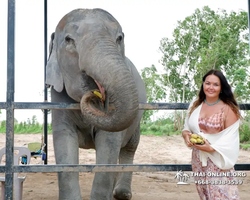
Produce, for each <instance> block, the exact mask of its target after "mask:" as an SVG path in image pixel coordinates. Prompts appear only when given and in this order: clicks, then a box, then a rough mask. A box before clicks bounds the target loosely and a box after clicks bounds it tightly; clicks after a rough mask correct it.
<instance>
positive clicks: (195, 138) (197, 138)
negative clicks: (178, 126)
mask: <svg viewBox="0 0 250 200" xmlns="http://www.w3.org/2000/svg"><path fill="white" fill-rule="evenodd" d="M204 140H205V138H203V137H201V136H200V135H198V134H191V138H190V142H192V143H193V144H204V143H205V142H204Z"/></svg>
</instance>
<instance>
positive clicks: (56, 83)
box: [46, 33, 63, 92]
mask: <svg viewBox="0 0 250 200" xmlns="http://www.w3.org/2000/svg"><path fill="white" fill-rule="evenodd" d="M54 39H55V33H52V35H51V40H50V45H49V60H48V62H47V66H46V85H47V86H52V87H53V88H54V89H55V90H56V91H57V92H61V91H62V90H63V76H62V73H61V71H60V67H59V65H58V62H57V56H56V50H57V47H56V42H55V40H54Z"/></svg>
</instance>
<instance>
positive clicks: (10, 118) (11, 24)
mask: <svg viewBox="0 0 250 200" xmlns="http://www.w3.org/2000/svg"><path fill="white" fill-rule="evenodd" d="M249 1H250V0H248V5H249ZM46 30H47V0H44V46H45V48H44V51H45V52H44V61H45V66H46V62H47V32H46ZM7 42H8V47H7V98H6V102H0V109H5V110H6V154H7V155H6V165H5V166H0V173H5V180H6V181H5V199H7V200H12V199H13V173H14V172H65V171H67V172H131V171H132V172H156V171H179V170H183V171H191V165H190V164H161V165H160V164H157V165H156V164H155V165H154V164H153V165H32V166H18V165H14V110H15V109H42V110H44V140H45V141H44V142H45V144H47V109H75V110H76V109H80V106H79V104H67V103H48V102H47V88H46V87H44V91H45V95H44V101H45V102H40V103H38V102H37V103H27V102H15V101H14V93H15V91H14V88H15V80H14V75H15V63H14V60H15V0H8V40H7ZM44 80H45V77H44ZM188 105H189V104H188V103H145V104H142V103H140V105H139V109H140V110H186V109H187V108H188ZM239 106H240V109H241V110H250V104H240V105H239ZM45 152H46V153H47V145H46V147H45ZM45 164H47V160H45ZM235 170H250V163H249V164H236V165H235Z"/></svg>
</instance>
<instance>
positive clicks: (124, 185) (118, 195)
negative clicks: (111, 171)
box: [113, 130, 140, 200]
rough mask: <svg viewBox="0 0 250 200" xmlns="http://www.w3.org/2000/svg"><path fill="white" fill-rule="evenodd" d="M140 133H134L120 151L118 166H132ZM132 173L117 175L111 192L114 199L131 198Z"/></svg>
mask: <svg viewBox="0 0 250 200" xmlns="http://www.w3.org/2000/svg"><path fill="white" fill-rule="evenodd" d="M139 139H140V132H139V130H137V131H136V133H135V134H133V136H132V137H131V139H130V141H129V142H128V144H127V145H126V146H125V147H124V148H122V149H121V152H120V157H119V164H133V160H134V155H135V151H136V149H137V146H138V144H139ZM132 174H133V172H121V173H119V174H118V177H117V181H116V185H115V189H114V192H113V195H114V198H115V199H118V200H129V199H131V198H132V192H131V181H132Z"/></svg>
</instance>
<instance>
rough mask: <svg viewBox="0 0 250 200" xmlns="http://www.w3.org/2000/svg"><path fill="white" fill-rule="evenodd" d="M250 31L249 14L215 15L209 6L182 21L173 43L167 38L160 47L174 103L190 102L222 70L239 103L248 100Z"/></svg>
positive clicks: (174, 34)
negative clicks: (208, 75)
mask: <svg viewBox="0 0 250 200" xmlns="http://www.w3.org/2000/svg"><path fill="white" fill-rule="evenodd" d="M247 30H248V18H247V13H246V12H244V11H239V12H238V13H236V12H231V13H229V14H228V13H227V12H226V11H225V10H220V9H219V10H218V11H217V12H215V11H213V10H211V9H210V8H209V7H208V6H206V7H204V8H203V9H202V10H199V9H197V10H196V11H195V13H194V14H192V15H191V16H188V17H186V18H185V20H183V21H179V22H178V25H177V27H176V28H175V29H174V32H173V37H172V39H169V38H163V39H162V40H161V44H160V51H161V52H162V53H163V56H162V59H161V63H162V65H163V66H164V69H165V71H166V73H165V75H164V76H163V80H164V82H163V84H164V83H165V85H166V87H167V88H168V89H169V90H170V91H171V92H170V99H169V100H170V102H190V101H191V99H192V98H193V97H194V96H195V95H196V94H197V91H198V90H199V87H200V85H201V83H202V77H203V75H204V74H205V73H206V72H207V71H208V70H210V69H219V70H222V71H223V72H224V73H225V75H226V77H227V78H228V80H229V83H230V84H231V85H232V87H233V88H234V89H235V90H234V92H235V94H236V96H237V97H240V99H239V100H241V101H243V100H244V101H246V100H248V98H249V88H250V87H249V86H250V79H249V72H248V66H249V61H248V51H249V49H248V34H247V33H246V31H247ZM243 93H244V95H242V94H243Z"/></svg>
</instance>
